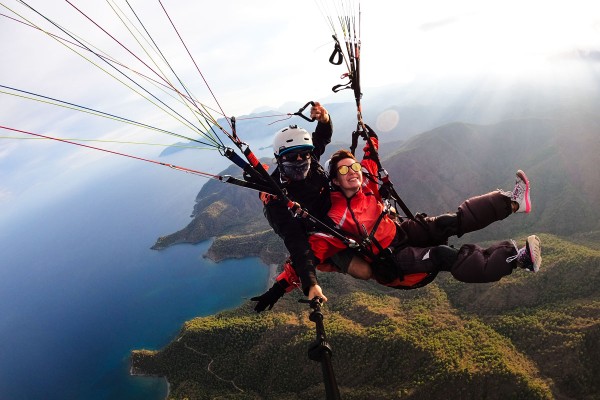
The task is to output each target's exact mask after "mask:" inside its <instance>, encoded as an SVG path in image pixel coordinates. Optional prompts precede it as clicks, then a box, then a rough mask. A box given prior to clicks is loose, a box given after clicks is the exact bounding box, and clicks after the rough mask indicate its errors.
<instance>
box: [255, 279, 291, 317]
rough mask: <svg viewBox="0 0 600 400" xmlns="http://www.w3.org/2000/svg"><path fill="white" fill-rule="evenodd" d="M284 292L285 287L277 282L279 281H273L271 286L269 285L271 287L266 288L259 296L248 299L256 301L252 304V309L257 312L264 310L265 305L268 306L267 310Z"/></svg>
mask: <svg viewBox="0 0 600 400" xmlns="http://www.w3.org/2000/svg"><path fill="white" fill-rule="evenodd" d="M284 294H285V288H284V287H283V286H282V285H281V284H280V283H279V281H275V283H274V284H273V286H271V289H269V290H267V291H266V292H265V293H263V294H261V295H260V296H256V297H253V298H251V299H250V300H251V301H257V302H258V303H256V305H255V306H254V311H256V312H258V313H259V312H261V311H264V310H265V309H266V308H267V306H268V307H269V310H270V309H271V308H273V306H274V305H275V303H277V300H279V299H280V298H281V297H283V295H284Z"/></svg>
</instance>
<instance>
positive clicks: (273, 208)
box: [264, 120, 333, 294]
mask: <svg viewBox="0 0 600 400" xmlns="http://www.w3.org/2000/svg"><path fill="white" fill-rule="evenodd" d="M332 133H333V129H332V125H331V120H330V121H329V123H328V124H322V123H318V124H317V128H316V129H315V132H314V133H313V134H312V140H313V145H314V146H315V148H314V150H313V154H314V157H313V159H312V161H311V166H310V170H309V172H308V175H307V177H306V179H304V180H303V181H298V182H293V181H291V182H282V180H281V174H280V171H279V168H275V171H273V173H272V174H271V176H272V177H273V179H274V180H275V182H277V183H278V184H280V187H281V188H283V189H285V190H286V191H287V195H288V197H289V198H290V200H292V201H294V202H296V203H299V204H300V206H301V207H302V208H303V209H304V210H306V211H308V212H309V213H310V214H311V215H313V216H314V217H316V218H317V219H319V220H321V221H325V220H327V212H328V211H329V208H330V207H331V200H330V198H329V180H328V178H327V175H326V173H325V171H324V170H323V168H322V167H321V166H320V165H319V160H320V158H321V156H322V155H323V153H324V152H325V147H326V146H327V145H328V144H329V143H330V142H331V136H332ZM264 213H265V217H267V220H268V221H269V224H270V225H271V227H272V228H273V230H274V231H275V233H277V234H278V235H279V236H280V237H281V238H282V239H283V242H284V244H285V247H286V248H287V250H288V251H289V253H290V258H291V259H292V265H293V267H294V269H295V271H296V274H297V275H298V277H299V278H300V281H301V282H302V289H303V291H304V293H305V294H308V290H309V289H310V286H312V285H314V284H316V283H317V278H316V274H315V263H316V258H315V256H314V254H313V252H312V250H311V249H310V246H309V244H308V234H309V232H311V231H313V230H314V228H315V227H314V226H313V225H312V223H311V222H310V220H308V219H305V218H295V217H294V216H293V215H292V213H291V211H290V210H288V208H287V205H286V203H285V202H284V201H283V200H281V199H275V200H271V201H269V202H268V203H267V204H265V207H264Z"/></svg>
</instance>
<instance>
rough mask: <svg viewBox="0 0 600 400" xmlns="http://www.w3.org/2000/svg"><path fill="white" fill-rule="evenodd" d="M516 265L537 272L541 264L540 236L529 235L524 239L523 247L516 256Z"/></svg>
mask: <svg viewBox="0 0 600 400" xmlns="http://www.w3.org/2000/svg"><path fill="white" fill-rule="evenodd" d="M516 260H517V266H518V267H519V268H523V269H526V270H528V271H531V272H538V271H539V270H540V266H541V265H542V245H541V242H540V238H539V237H537V236H536V235H531V236H529V237H528V238H527V240H526V241H525V247H523V248H522V249H520V250H519V252H518V253H517V256H516Z"/></svg>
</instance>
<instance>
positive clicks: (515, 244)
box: [506, 239, 521, 264]
mask: <svg viewBox="0 0 600 400" xmlns="http://www.w3.org/2000/svg"><path fill="white" fill-rule="evenodd" d="M510 242H511V243H512V245H513V246H515V250H516V251H517V254H515V255H514V256H510V257H508V258H507V259H506V262H507V263H509V264H510V263H511V262H513V261H515V260H516V259H517V258H519V255H520V253H521V252H520V251H519V247H518V246H517V242H515V241H514V240H513V239H510Z"/></svg>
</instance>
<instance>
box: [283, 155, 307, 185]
mask: <svg viewBox="0 0 600 400" xmlns="http://www.w3.org/2000/svg"><path fill="white" fill-rule="evenodd" d="M309 169H310V158H308V159H307V160H295V161H283V162H281V172H282V174H283V175H284V176H285V177H286V178H288V179H290V180H292V181H302V180H304V179H306V176H307V175H308V170H309Z"/></svg>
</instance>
